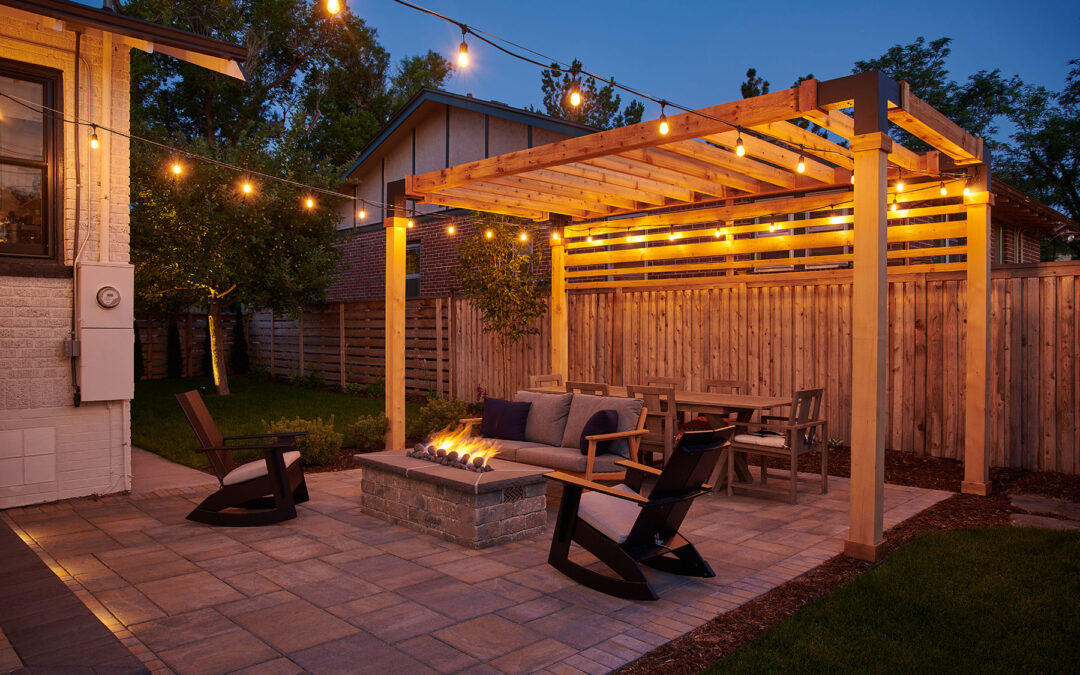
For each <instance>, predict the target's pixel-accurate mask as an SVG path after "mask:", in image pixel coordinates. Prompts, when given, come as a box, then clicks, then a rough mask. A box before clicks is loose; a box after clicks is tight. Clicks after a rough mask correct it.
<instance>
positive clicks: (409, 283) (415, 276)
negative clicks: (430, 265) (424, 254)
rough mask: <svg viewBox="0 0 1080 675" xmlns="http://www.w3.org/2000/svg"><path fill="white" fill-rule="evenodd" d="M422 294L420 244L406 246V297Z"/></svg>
mask: <svg viewBox="0 0 1080 675" xmlns="http://www.w3.org/2000/svg"><path fill="white" fill-rule="evenodd" d="M419 295H420V244H410V245H408V246H406V247H405V297H406V298H415V297H418V296H419Z"/></svg>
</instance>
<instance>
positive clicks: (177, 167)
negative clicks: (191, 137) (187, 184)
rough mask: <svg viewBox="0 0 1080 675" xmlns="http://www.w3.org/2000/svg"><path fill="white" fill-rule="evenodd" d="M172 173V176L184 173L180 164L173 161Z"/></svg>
mask: <svg viewBox="0 0 1080 675" xmlns="http://www.w3.org/2000/svg"><path fill="white" fill-rule="evenodd" d="M172 172H173V175H176V176H179V175H180V174H181V173H183V172H184V167H182V166H180V162H178V161H174V162H173V165H172Z"/></svg>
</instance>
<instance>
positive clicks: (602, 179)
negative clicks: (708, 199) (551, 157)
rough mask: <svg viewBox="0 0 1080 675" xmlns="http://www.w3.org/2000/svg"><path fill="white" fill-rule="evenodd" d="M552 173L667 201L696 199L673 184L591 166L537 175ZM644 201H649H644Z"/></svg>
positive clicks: (573, 165)
mask: <svg viewBox="0 0 1080 675" xmlns="http://www.w3.org/2000/svg"><path fill="white" fill-rule="evenodd" d="M541 172H551V173H561V174H566V175H568V176H576V177H580V178H585V179H587V180H593V181H596V182H598V183H604V184H607V185H608V186H616V187H621V188H629V189H632V190H640V191H641V192H644V193H647V194H656V195H658V196H660V197H664V198H665V199H674V200H676V201H680V202H689V201H690V200H692V199H693V198H694V191H693V190H690V189H687V188H684V187H681V186H677V185H672V184H671V183H665V182H663V181H658V180H651V179H648V178H642V177H640V176H635V175H631V174H627V173H624V172H621V171H612V170H609V169H601V168H599V167H595V166H589V165H587V164H577V163H570V164H563V165H562V166H553V167H551V168H550V169H540V171H538V172H537V173H541ZM642 201H648V200H645V199H643V200H642ZM662 204H663V200H661V201H660V205H662Z"/></svg>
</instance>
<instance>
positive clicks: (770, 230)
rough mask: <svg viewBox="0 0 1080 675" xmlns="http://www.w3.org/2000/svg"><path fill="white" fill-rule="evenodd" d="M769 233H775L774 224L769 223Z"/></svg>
mask: <svg viewBox="0 0 1080 675" xmlns="http://www.w3.org/2000/svg"><path fill="white" fill-rule="evenodd" d="M769 232H776V223H769Z"/></svg>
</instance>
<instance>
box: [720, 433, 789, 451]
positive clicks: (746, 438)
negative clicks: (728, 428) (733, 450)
mask: <svg viewBox="0 0 1080 675" xmlns="http://www.w3.org/2000/svg"><path fill="white" fill-rule="evenodd" d="M731 442H732V443H741V444H743V445H760V446H762V447H766V448H784V447H787V436H781V435H777V434H735V437H734V438H732V439H731Z"/></svg>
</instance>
